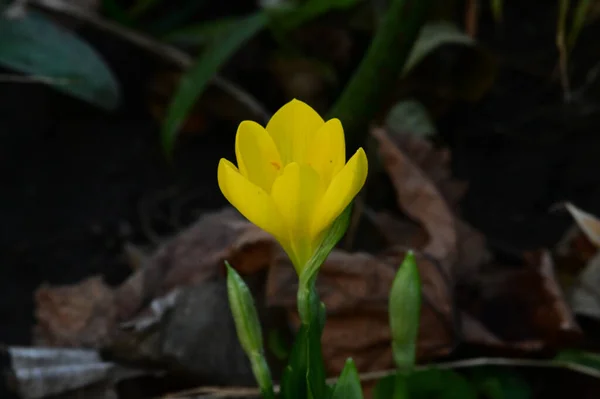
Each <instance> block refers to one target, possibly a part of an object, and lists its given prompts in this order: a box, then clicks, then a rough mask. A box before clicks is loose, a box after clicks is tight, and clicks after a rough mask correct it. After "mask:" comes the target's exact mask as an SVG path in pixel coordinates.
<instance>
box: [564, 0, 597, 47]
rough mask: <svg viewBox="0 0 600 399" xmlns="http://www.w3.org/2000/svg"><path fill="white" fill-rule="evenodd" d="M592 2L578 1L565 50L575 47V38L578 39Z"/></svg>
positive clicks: (589, 0)
mask: <svg viewBox="0 0 600 399" xmlns="http://www.w3.org/2000/svg"><path fill="white" fill-rule="evenodd" d="M591 3H592V1H591V0H579V3H577V7H576V8H575V13H574V14H573V22H572V23H571V30H570V31H569V36H568V38H567V48H568V49H569V50H571V49H572V48H573V47H574V46H575V42H577V38H578V37H579V33H580V32H581V29H583V26H584V25H585V22H586V19H587V16H588V10H589V8H590V5H591Z"/></svg>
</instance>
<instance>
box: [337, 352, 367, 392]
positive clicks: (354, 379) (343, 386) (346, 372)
mask: <svg viewBox="0 0 600 399" xmlns="http://www.w3.org/2000/svg"><path fill="white" fill-rule="evenodd" d="M362 398H363V393H362V388H361V386H360V378H359V376H358V371H357V370H356V366H355V365H354V361H353V360H352V359H348V360H346V364H345V365H344V369H343V370H342V373H341V374H340V378H338V380H337V382H336V384H335V386H334V388H333V392H332V394H331V399H362Z"/></svg>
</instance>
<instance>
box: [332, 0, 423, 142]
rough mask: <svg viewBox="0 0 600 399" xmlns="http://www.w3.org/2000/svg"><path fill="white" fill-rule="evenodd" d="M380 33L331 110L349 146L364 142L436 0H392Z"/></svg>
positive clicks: (379, 30)
mask: <svg viewBox="0 0 600 399" xmlns="http://www.w3.org/2000/svg"><path fill="white" fill-rule="evenodd" d="M388 3H389V6H388V9H387V11H386V13H385V16H384V17H383V19H382V21H381V24H380V26H379V28H378V29H377V33H376V34H375V36H374V37H373V40H372V42H371V45H370V46H369V48H368V49H367V52H366V54H365V56H364V57H363V59H362V61H361V62H360V64H359V65H358V67H357V68H356V71H355V72H354V75H353V76H352V78H351V79H350V81H349V82H348V84H347V85H346V87H345V89H344V91H343V93H342V95H341V96H340V97H339V99H338V100H337V101H336V102H335V104H334V105H333V107H332V108H331V110H329V112H328V115H329V116H328V118H329V117H335V118H339V119H340V120H341V121H342V124H343V125H344V131H345V132H346V139H347V143H346V148H348V149H356V148H358V147H360V146H362V145H364V141H365V140H366V137H367V134H368V132H369V128H368V127H369V123H370V122H371V121H372V120H373V118H374V117H375V115H376V114H377V112H378V111H379V109H380V107H381V103H382V101H383V99H384V98H386V96H387V94H388V93H389V91H390V88H391V87H393V86H394V82H395V81H396V80H397V79H398V73H399V72H400V71H402V69H403V67H404V64H405V62H406V60H407V59H408V57H409V55H410V53H411V50H412V48H413V45H414V43H415V40H416V38H417V36H418V34H419V31H420V30H421V26H422V25H423V23H424V22H425V20H426V17H427V15H428V11H429V7H430V5H431V4H433V3H434V1H433V0H391V1H389V2H388Z"/></svg>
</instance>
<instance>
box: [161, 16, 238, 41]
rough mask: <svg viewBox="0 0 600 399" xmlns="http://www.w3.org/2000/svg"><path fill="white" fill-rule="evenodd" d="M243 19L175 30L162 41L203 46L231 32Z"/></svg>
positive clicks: (212, 22) (222, 19)
mask: <svg viewBox="0 0 600 399" xmlns="http://www.w3.org/2000/svg"><path fill="white" fill-rule="evenodd" d="M243 19H244V18H239V17H227V18H221V19H217V20H216V21H208V22H205V23H202V24H195V25H192V26H187V27H185V28H181V29H177V30H174V31H172V32H170V33H169V34H167V35H165V36H164V38H163V39H164V40H165V41H167V42H170V43H177V44H181V45H196V46H205V45H208V44H210V43H212V42H215V41H218V40H220V38H222V37H223V35H227V34H228V33H229V32H232V31H233V30H234V29H235V27H236V26H237V25H238V24H239V23H240V22H241V21H243Z"/></svg>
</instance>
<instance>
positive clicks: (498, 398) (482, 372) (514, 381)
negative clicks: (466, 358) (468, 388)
mask: <svg viewBox="0 0 600 399" xmlns="http://www.w3.org/2000/svg"><path fill="white" fill-rule="evenodd" d="M469 376H470V380H471V381H472V384H473V385H474V386H475V387H477V389H478V390H479V392H480V393H481V394H482V395H483V396H484V397H486V398H488V399H530V398H532V397H533V392H532V390H531V387H530V386H529V385H528V384H527V382H525V381H524V380H523V379H522V378H520V377H519V376H518V375H517V374H516V373H513V372H511V371H510V370H504V369H502V368H499V367H477V368H475V369H473V370H472V371H471V372H470V373H469Z"/></svg>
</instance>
